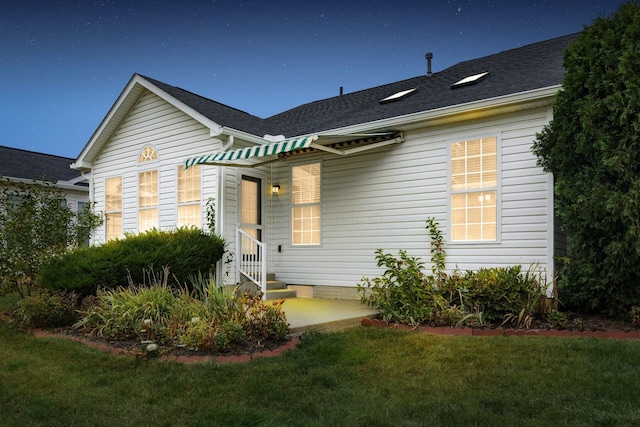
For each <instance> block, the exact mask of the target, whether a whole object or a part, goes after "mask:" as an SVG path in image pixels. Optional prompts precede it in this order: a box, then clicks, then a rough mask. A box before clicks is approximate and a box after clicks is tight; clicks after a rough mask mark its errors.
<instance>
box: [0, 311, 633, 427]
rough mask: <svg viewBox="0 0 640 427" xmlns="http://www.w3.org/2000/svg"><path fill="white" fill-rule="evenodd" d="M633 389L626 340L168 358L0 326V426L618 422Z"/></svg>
mask: <svg viewBox="0 0 640 427" xmlns="http://www.w3.org/2000/svg"><path fill="white" fill-rule="evenodd" d="M3 303H5V304H6V300H5V302H3V301H2V299H0V310H2V309H3V308H4V309H6V307H5V306H4V305H3ZM638 396H640V342H634V341H618V340H597V339H576V338H573V339H566V338H538V337H526V338H524V337H486V338H481V337H474V338H472V337H436V336H430V335H427V334H423V333H417V332H402V331H396V330H383V329H375V328H356V329H353V330H349V331H345V332H339V333H333V334H315V335H309V336H306V337H304V339H303V340H302V343H301V345H300V347H299V348H298V349H296V350H293V351H290V352H287V353H285V354H283V355H282V356H280V357H277V358H269V359H266V358H264V359H257V360H253V361H251V362H249V363H246V364H230V365H215V364H211V363H210V364H200V365H181V364H178V363H175V362H169V361H163V360H152V361H146V360H140V359H133V358H130V357H126V356H111V355H107V354H104V353H101V352H99V351H97V350H94V349H91V348H88V347H85V346H83V345H81V344H77V343H72V342H68V341H65V340H61V339H56V338H46V339H43V338H40V339H37V338H34V337H33V336H31V335H29V334H26V333H22V332H19V331H16V330H14V329H11V328H9V326H8V325H6V324H0V425H2V426H25V425H45V426H49V425H64V426H74V425H83V426H84V425H92V426H110V427H114V426H142V425H154V426H163V425H172V426H176V425H193V426H198V425H202V426H211V425H223V426H234V425H242V426H246V425H261V426H262V425H264V426H282V425H300V426H302V425H304V426H327V425H329V426H332V427H334V426H419V425H426V426H432V425H437V426H443V425H446V426H473V425H491V426H494V425H497V426H503V425H504V426H540V425H549V426H562V425H567V426H575V425H581V426H591V425H593V426H604V425H616V426H618V425H622V426H624V425H639V424H640V406H639V405H638V404H637V398H638Z"/></svg>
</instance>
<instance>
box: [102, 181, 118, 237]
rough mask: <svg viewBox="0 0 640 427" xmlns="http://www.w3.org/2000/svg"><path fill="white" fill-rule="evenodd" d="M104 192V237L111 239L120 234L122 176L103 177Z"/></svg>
mask: <svg viewBox="0 0 640 427" xmlns="http://www.w3.org/2000/svg"><path fill="white" fill-rule="evenodd" d="M104 192H105V207H104V210H105V230H106V232H105V238H106V239H107V240H111V239H115V238H117V237H121V236H122V177H121V176H116V177H113V178H107V179H105V180H104Z"/></svg>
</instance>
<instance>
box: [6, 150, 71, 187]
mask: <svg viewBox="0 0 640 427" xmlns="http://www.w3.org/2000/svg"><path fill="white" fill-rule="evenodd" d="M74 160H75V159H71V158H68V157H60V156H54V155H52V154H44V153H36V152H33V151H27V150H21V149H18V148H11V147H4V146H0V176H1V177H7V178H21V179H43V178H44V179H46V180H48V181H51V182H57V181H69V180H72V179H74V178H77V177H79V176H80V171H77V170H73V169H70V168H69V165H71V163H73V162H74Z"/></svg>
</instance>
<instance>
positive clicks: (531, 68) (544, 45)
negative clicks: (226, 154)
mask: <svg viewBox="0 0 640 427" xmlns="http://www.w3.org/2000/svg"><path fill="white" fill-rule="evenodd" d="M577 36H578V33H576V34H570V35H567V36H563V37H558V38H554V39H551V40H546V41H543V42H539V43H534V44H530V45H527V46H523V47H520V48H516V49H511V50H507V51H503V52H500V53H497V54H494V55H489V56H485V57H482V58H478V59H473V60H470V61H464V62H460V63H458V64H456V65H454V66H452V67H449V68H447V69H445V70H442V71H440V72H437V73H434V74H433V75H432V76H429V77H427V76H426V75H424V76H418V77H413V78H410V79H407V80H402V81H399V82H395V83H390V84H387V85H382V86H378V87H374V88H370V89H366V90H361V91H358V92H353V93H349V94H344V95H340V96H336V97H333V98H327V99H323V100H319V101H315V102H311V103H308V104H304V105H301V106H299V107H295V108H293V109H290V110H288V111H284V112H282V113H279V114H276V115H274V116H271V117H269V118H266V119H261V118H259V117H256V116H253V115H251V114H248V113H246V112H244V111H240V110H237V109H235V108H232V107H229V106H226V105H224V104H220V103H218V102H215V101H212V100H210V99H207V98H204V97H202V96H199V95H196V94H194V93H191V92H188V91H186V90H184V89H180V88H177V87H175V86H170V85H167V84H165V83H162V82H159V81H157V80H154V79H151V78H148V77H144V76H143V77H144V78H145V79H147V80H149V81H150V82H151V83H153V84H155V85H156V86H158V87H159V88H160V89H162V90H164V91H166V92H167V93H168V94H170V95H172V96H174V97H175V98H176V99H178V100H180V101H181V102H183V103H185V104H186V105H188V106H190V107H191V108H194V109H195V110H196V111H199V112H200V113H201V114H203V115H204V116H206V117H208V118H210V119H211V120H213V121H215V122H216V123H218V124H220V125H222V126H226V127H230V128H233V129H237V130H241V131H244V132H247V133H250V134H253V135H256V136H264V135H265V134H272V135H278V134H283V135H285V136H286V137H293V136H298V135H306V134H311V133H316V132H322V131H327V130H331V129H338V128H341V127H345V126H352V125H357V124H361V123H369V122H373V121H376V120H382V119H387V118H392V117H399V116H404V115H407V114H412V113H417V112H423V111H429V110H434V109H438V108H443V107H450V106H454V105H459V104H465V103H469V102H473V101H479V100H483V99H489V98H495V97H499V96H503V95H509V94H515V93H521V92H526V91H529V90H533V89H541V88H545V87H551V86H555V85H560V84H562V80H563V76H564V67H563V57H564V51H565V50H566V48H567V47H568V46H569V44H570V43H571V42H572V41H573V40H574V39H575V38H576V37H577ZM485 71H488V72H489V73H490V74H489V75H488V76H487V77H486V78H483V79H482V80H480V81H478V82H477V83H475V84H472V85H468V86H464V87H459V88H455V89H453V88H452V87H451V85H452V84H453V83H455V82H457V81H459V80H461V79H463V78H465V77H468V76H470V75H474V74H478V73H481V72H485ZM412 88H416V89H417V91H416V92H414V93H412V94H410V95H409V96H406V97H405V98H402V99H400V100H397V101H394V102H389V103H382V104H381V103H380V102H379V101H380V100H381V99H384V98H386V97H387V96H390V95H392V94H394V93H397V92H399V91H403V90H407V89H412Z"/></svg>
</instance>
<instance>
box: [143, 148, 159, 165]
mask: <svg viewBox="0 0 640 427" xmlns="http://www.w3.org/2000/svg"><path fill="white" fill-rule="evenodd" d="M151 160H158V153H157V152H156V149H155V148H153V147H152V146H150V145H147V146H146V147H144V148H143V149H142V151H141V152H140V157H138V162H140V163H142V162H148V161H151Z"/></svg>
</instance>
